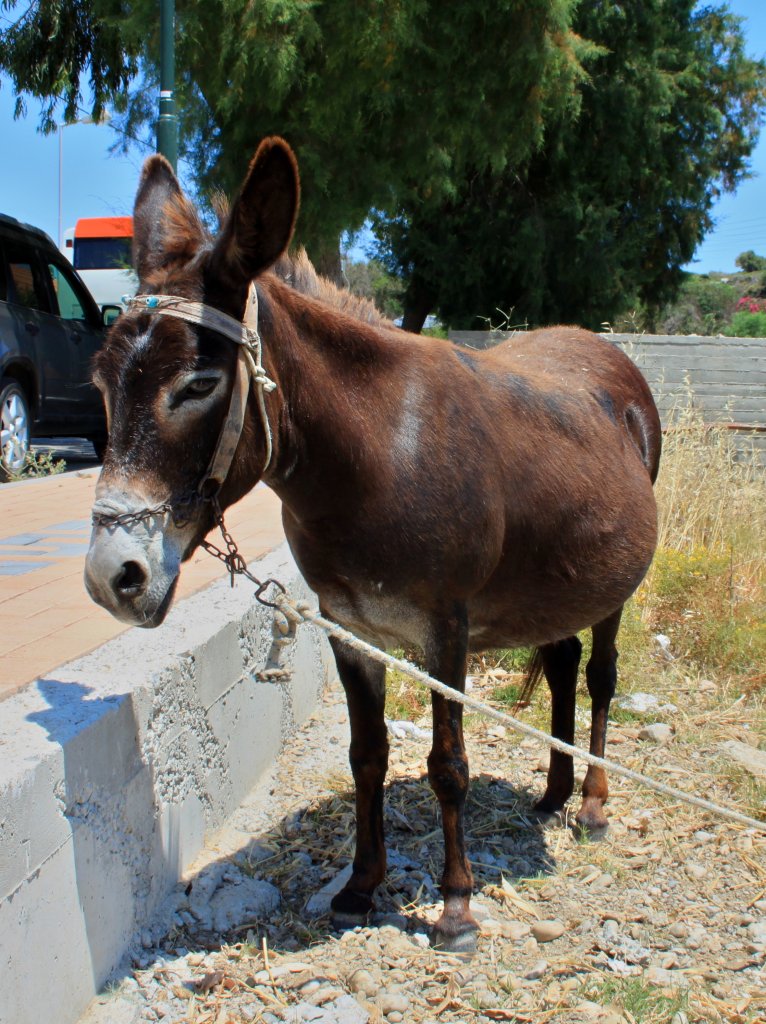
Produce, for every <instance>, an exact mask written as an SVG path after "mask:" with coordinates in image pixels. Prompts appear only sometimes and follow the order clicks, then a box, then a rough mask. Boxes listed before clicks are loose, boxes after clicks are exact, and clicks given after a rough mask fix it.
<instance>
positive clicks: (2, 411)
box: [0, 377, 31, 480]
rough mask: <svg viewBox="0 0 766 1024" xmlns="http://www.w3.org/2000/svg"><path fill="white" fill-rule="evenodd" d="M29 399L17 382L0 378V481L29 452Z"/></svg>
mask: <svg viewBox="0 0 766 1024" xmlns="http://www.w3.org/2000/svg"><path fill="white" fill-rule="evenodd" d="M30 427H31V421H30V416H29V402H28V401H27V396H26V395H25V393H24V389H23V388H22V387H21V385H20V384H19V383H18V382H17V381H15V380H11V379H10V378H8V377H6V378H4V379H3V380H1V381H0V480H10V479H12V478H13V477H14V476H16V475H17V474H18V473H20V472H21V471H22V470H23V469H24V466H25V464H26V461H27V454H28V453H29V442H30Z"/></svg>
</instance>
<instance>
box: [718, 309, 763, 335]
mask: <svg viewBox="0 0 766 1024" xmlns="http://www.w3.org/2000/svg"><path fill="white" fill-rule="evenodd" d="M723 333H724V334H726V335H728V336H729V337H730V338H766V312H764V311H761V310H758V309H756V310H750V309H739V310H738V311H737V312H735V313H734V315H733V316H732V317H731V323H730V324H729V325H728V326H727V327H726V329H725V330H724V332H723Z"/></svg>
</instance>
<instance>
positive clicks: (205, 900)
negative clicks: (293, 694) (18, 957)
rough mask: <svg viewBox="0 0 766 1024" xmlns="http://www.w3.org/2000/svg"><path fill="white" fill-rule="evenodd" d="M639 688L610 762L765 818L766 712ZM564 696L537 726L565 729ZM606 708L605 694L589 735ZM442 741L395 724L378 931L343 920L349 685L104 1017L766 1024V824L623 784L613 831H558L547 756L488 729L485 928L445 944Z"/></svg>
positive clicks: (710, 687)
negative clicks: (456, 951)
mask: <svg viewBox="0 0 766 1024" xmlns="http://www.w3.org/2000/svg"><path fill="white" fill-rule="evenodd" d="M497 675H498V673H497V672H495V673H494V676H485V677H483V678H480V679H476V680H475V682H474V695H478V696H480V697H484V698H487V697H488V696H489V694H490V692H491V690H492V689H493V687H495V686H496V685H497V684H498V678H497ZM500 681H501V682H502V681H503V680H500ZM658 698H659V699H658ZM635 699H636V698H635V695H634V704H633V705H630V706H629V708H628V709H623V710H622V711H618V712H617V713H616V714H615V717H616V718H617V719H618V721H616V722H615V723H614V724H613V725H612V726H611V727H610V736H609V745H608V749H607V756H608V757H611V758H613V759H614V760H617V761H620V762H621V763H623V764H626V765H627V766H629V767H632V768H634V769H637V770H639V771H643V772H645V773H647V774H649V775H652V776H655V777H656V778H659V779H662V780H663V781H665V782H668V783H669V784H671V785H674V786H677V787H679V788H681V789H686V790H688V791H690V792H694V793H697V794H703V795H705V796H707V797H709V798H711V799H714V800H717V801H719V802H724V803H728V804H729V806H736V807H738V808H739V809H741V810H744V811H746V812H749V813H751V814H752V813H758V814H760V815H763V812H764V804H763V800H764V796H766V778H763V777H760V776H759V774H758V773H759V771H761V770H763V769H761V767H760V765H759V752H758V750H757V749H756V748H757V745H758V730H759V728H760V727H761V726H762V717H759V716H762V699H760V700H759V699H758V698H757V697H756V696H754V695H751V697H749V698H748V697H745V698H740V699H738V700H734V699H733V698H732V697H730V696H729V695H728V694H727V693H726V691H725V689H723V690H722V689H721V688H720V687H719V686H717V685H716V684H714V683H712V682H710V681H706V680H702V681H695V682H690V681H689V680H685V681H684V680H681V681H680V682H679V681H678V680H676V681H675V682H674V683H673V685H672V687H671V688H670V689H668V692H667V693H665V694H662V693H659V694H658V693H657V691H655V694H654V695H653V697H648V698H641V697H640V695H639V697H638V703H637V704H636V703H635ZM540 703H541V704H542V705H543V707H542V708H541V709H540V710H538V711H536V712H531V713H530V712H528V713H527V715H526V717H527V719H529V718H530V714H531V715H532V718H533V720H534V721H535V723H537V722H538V721H542V719H541V718H540V716H541V715H543V714H545V711H544V703H545V702H544V700H543V699H542V696H541V698H540ZM647 704H648V705H649V706H648V707H647ZM588 718H589V711H588V705H587V700H586V701H585V702H584V703H583V705H582V707H581V708H580V709H578V737H579V738H580V740H581V742H582V736H584V735H585V734H586V728H587V722H588ZM656 726H664V728H654V727H656ZM427 728H428V722H427V720H425V719H424V720H423V721H421V722H418V723H417V725H416V726H413V725H410V724H401V723H400V724H398V725H397V724H395V725H394V727H393V730H392V731H393V735H392V739H391V744H392V749H391V766H390V771H389V776H388V783H387V794H386V797H387V799H386V830H387V847H388V851H389V872H388V878H387V881H386V884H385V885H384V886H382V887H381V889H380V890H379V892H378V895H377V897H376V906H377V913H376V915H375V916H374V917H373V919H372V920H371V921H370V924H369V926H368V927H365V928H361V929H356V930H354V931H351V932H346V933H344V934H338V933H335V932H333V930H332V929H331V927H330V925H329V918H328V916H327V910H328V906H329V898H330V895H331V891H332V889H333V885H337V884H338V880H339V873H340V881H341V882H342V879H343V877H344V876H343V874H342V872H343V869H344V868H346V867H347V865H348V863H349V860H350V859H351V857H352V855H353V814H352V794H351V777H350V772H349V770H348V766H347V759H346V746H347V741H348V729H347V725H346V713H345V704H344V701H343V697H342V694H341V692H340V690H339V689H332V690H330V691H329V692H328V693H327V694H326V695H325V697H324V701H323V705H322V707H321V708H320V709H319V710H318V712H317V713H316V715H315V716H314V718H313V719H312V721H311V722H310V723H309V724H308V725H307V726H306V727H305V728H304V729H303V730H302V731H301V732H300V733H299V734H298V735H297V736H296V737H295V738H294V741H293V742H291V743H290V745H289V747H288V749H287V751H286V752H285V754H284V755H283V757H282V758H281V759H280V761H279V763H278V764H277V766H276V768H275V770H274V772H273V773H272V775H271V776H270V777H269V778H268V779H266V780H264V781H263V783H262V784H261V785H260V786H259V787H258V788H257V789H256V790H255V791H254V792H253V793H252V794H251V796H250V798H249V799H248V800H247V801H246V803H245V804H244V805H243V806H242V807H241V808H240V809H239V810H238V812H237V813H236V815H235V817H234V819H233V820H232V822H231V823H230V826H229V827H228V828H227V829H226V830H225V831H224V832H222V833H221V834H220V835H219V836H217V837H216V843H215V845H214V846H210V847H209V848H208V849H207V850H206V851H205V854H204V856H203V857H202V858H201V859H200V860H199V861H198V863H197V864H195V865H194V868H193V870H192V871H190V872H189V874H188V875H187V877H186V879H185V880H184V884H183V885H182V886H180V887H179V890H178V892H177V893H176V894H175V895H174V897H173V901H172V906H171V907H170V909H169V916H168V917H167V919H166V923H165V926H164V927H163V928H161V929H160V931H161V932H162V934H159V933H157V932H155V933H146V934H145V935H144V936H143V948H142V949H141V950H139V951H138V952H137V954H136V955H135V957H134V959H133V963H132V965H131V969H130V970H129V971H128V972H127V973H126V975H125V976H124V977H123V978H122V979H121V980H119V981H118V982H116V983H115V984H114V985H113V986H112V987H110V989H109V991H108V992H106V993H104V995H103V996H101V997H99V999H98V1000H97V1001H96V1002H95V1003H94V1004H93V1006H92V1008H91V1011H90V1012H89V1014H88V1015H86V1017H85V1018H83V1021H82V1024H106V1022H108V1024H144V1022H148V1021H160V1020H161V1021H163V1022H165V1024H186V1022H189V1024H191V1022H196V1024H207V1022H210V1024H240V1022H245V1021H247V1022H249V1021H255V1022H269V1024H278V1022H280V1024H281V1022H298V1021H301V1022H303V1021H306V1022H315V1024H366V1022H372V1024H376V1022H378V1024H386V1022H388V1024H397V1022H400V1021H404V1022H407V1024H410V1022H413V1024H436V1022H447V1024H458V1022H465V1024H468V1022H476V1024H486V1022H489V1021H518V1022H534V1024H540V1022H548V1021H551V1022H562V1024H563V1022H567V1024H569V1022H578V1021H583V1022H590V1021H593V1022H603V1024H621V1022H624V1024H655V1022H656V1024H660V1022H665V1021H667V1022H672V1024H686V1022H689V1024H690V1022H692V1021H726V1022H742V1024H756V1022H759V1021H760V1022H765V1021H766V835H764V833H760V834H759V833H758V832H756V831H753V830H748V829H747V828H745V827H740V826H738V825H732V824H731V823H728V822H722V821H718V820H716V819H714V818H713V817H712V816H709V815H705V814H703V813H702V812H699V811H697V810H695V809H693V808H690V807H688V806H686V805H684V804H683V803H680V802H679V803H671V802H670V801H668V800H665V799H664V798H658V797H656V796H655V795H654V794H652V793H650V792H647V791H640V790H636V789H633V788H632V787H629V786H628V785H627V784H623V783H622V781H621V780H619V779H614V778H613V779H612V780H611V785H612V793H611V798H610V801H609V804H608V808H607V809H608V811H609V814H610V819H611V827H610V829H609V831H608V833H607V835H606V837H605V838H604V839H603V840H602V841H600V842H592V841H589V840H588V839H587V837H585V838H583V837H581V836H578V835H576V834H575V832H574V831H573V830H572V829H571V828H570V827H568V823H567V822H566V821H564V822H561V821H554V822H548V823H546V824H545V825H543V824H540V823H539V822H536V821H534V820H533V819H532V818H531V817H530V816H529V808H530V806H531V803H532V802H533V800H534V799H535V797H536V796H539V795H540V793H541V792H542V789H543V787H544V775H543V774H542V771H544V768H545V764H546V755H545V752H544V751H542V750H541V749H540V748H539V747H538V746H537V745H536V744H535V743H533V742H531V741H526V740H525V741H523V742H521V743H519V742H518V739H517V737H516V735H515V734H512V733H508V734H506V732H505V730H504V729H503V728H502V727H499V726H497V725H495V724H493V723H487V722H486V721H483V720H480V719H477V718H473V717H472V718H470V719H469V720H468V721H467V739H468V753H469V759H470V766H471V779H472V783H471V793H470V798H469V804H468V808H467V833H468V842H469V855H470V858H471V862H472V865H473V869H474V876H475V896H474V898H473V901H472V907H473V909H474V912H475V914H476V916H477V918H478V919H479V920H480V922H481V926H482V934H481V937H480V940H479V948H478V951H477V953H476V954H475V955H474V956H473V957H472V958H470V959H464V958H463V959H461V958H459V957H457V956H450V955H445V954H441V953H438V952H436V951H434V950H432V949H431V948H430V947H429V945H428V938H427V929H428V925H429V923H430V922H432V921H433V920H435V919H436V917H437V916H438V913H439V894H438V889H437V880H438V878H439V874H440V865H441V855H442V840H441V830H440V826H439V820H438V814H437V808H436V803H435V800H434V799H433V797H432V795H431V791H430V788H429V786H428V782H427V779H426V778H425V774H424V772H425V759H426V755H427V752H428V746H429V740H430V737H429V734H428V731H427ZM748 751H750V752H752V759H751V758H749V756H748ZM760 759H764V755H763V753H761V754H760ZM741 761H744V765H743V764H741V763H740V762H741ZM583 774H584V769H583V770H582V771H579V772H578V780H579V779H581V778H582V775H583ZM574 809H576V808H574ZM574 809H573V810H574Z"/></svg>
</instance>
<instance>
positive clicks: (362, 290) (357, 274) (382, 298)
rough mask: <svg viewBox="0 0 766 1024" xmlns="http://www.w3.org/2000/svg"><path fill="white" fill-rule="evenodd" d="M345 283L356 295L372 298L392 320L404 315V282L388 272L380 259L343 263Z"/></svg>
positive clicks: (346, 261) (345, 261)
mask: <svg viewBox="0 0 766 1024" xmlns="http://www.w3.org/2000/svg"><path fill="white" fill-rule="evenodd" d="M342 273H343V278H344V283H345V284H346V286H347V287H348V289H349V290H350V291H352V292H353V293H354V295H361V296H363V297H364V298H366V299H371V300H372V302H374V303H375V305H376V306H377V307H378V309H379V310H380V311H381V313H383V314H384V315H385V316H387V317H388V318H389V319H390V320H395V319H396V318H397V317H400V316H401V315H402V294H403V292H404V286H403V284H402V282H401V281H400V280H399V279H398V278H396V277H393V276H392V275H391V274H389V273H388V271H387V270H386V268H385V267H384V266H383V264H382V263H380V262H379V261H378V260H370V261H369V262H367V263H364V262H352V261H351V260H344V261H343V263H342Z"/></svg>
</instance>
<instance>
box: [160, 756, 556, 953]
mask: <svg viewBox="0 0 766 1024" xmlns="http://www.w3.org/2000/svg"><path fill="white" fill-rule="evenodd" d="M348 781H349V782H350V780H348ZM532 802H533V796H532V793H531V792H530V791H528V790H526V789H525V788H516V787H514V786H512V785H511V784H509V783H508V782H506V781H504V780H501V779H498V778H495V777H493V776H489V775H486V774H485V775H480V776H479V777H477V778H474V779H472V781H471V787H470V790H469V797H468V802H467V805H466V815H465V817H466V848H467V853H468V857H469V860H470V861H471V866H472V869H473V874H474V893H475V894H477V895H478V894H479V893H480V891H481V890H482V889H484V888H485V887H486V886H500V885H501V884H502V881H503V879H506V880H508V881H510V882H511V883H512V884H517V883H518V882H519V881H520V880H521V879H525V878H530V877H533V878H539V877H544V876H546V875H549V874H551V873H552V872H553V871H554V870H555V860H554V858H553V857H552V855H551V853H550V851H549V850H548V849H547V847H546V843H545V839H544V831H545V829H544V827H543V826H542V825H541V824H540V823H539V822H538V821H536V820H535V819H534V818H533V816H531V815H530V813H529V808H530V807H531V804H532ZM385 829H386V849H387V855H388V870H387V873H386V879H385V881H384V882H383V883H382V884H381V885H380V886H379V887H378V889H377V890H376V893H375V901H374V903H375V910H374V911H373V913H372V914H371V915H370V919H369V923H370V924H371V925H372V926H375V925H384V924H393V925H394V926H395V927H397V928H399V929H401V930H406V931H411V932H428V930H429V929H430V926H431V925H432V924H433V922H434V920H435V918H436V917H437V916H438V913H439V910H440V907H441V896H440V893H439V886H438V880H439V877H440V875H441V870H442V866H443V840H442V830H441V824H440V818H439V806H438V802H437V801H436V798H435V797H434V795H433V793H432V791H431V788H430V785H429V783H428V779H427V777H426V776H425V775H423V776H421V777H420V778H397V779H394V780H393V781H392V782H391V783H390V784H389V785H388V786H387V787H386V799H385ZM353 853H354V797H353V790H352V789H351V788H350V786H349V787H348V788H339V789H338V791H337V792H336V793H334V794H332V795H329V796H328V795H322V796H321V797H318V798H316V799H314V800H311V799H308V800H307V802H306V805H305V806H304V807H302V808H300V809H299V810H297V811H293V812H292V813H291V814H290V815H288V816H287V817H285V818H283V819H282V820H281V821H279V822H278V823H277V824H276V825H275V826H273V827H272V828H270V829H268V830H267V831H264V832H261V833H259V834H256V835H253V837H252V839H251V841H250V842H249V843H247V845H245V846H243V847H242V848H241V849H240V850H239V851H237V852H236V853H235V854H233V855H231V856H229V857H228V858H227V861H228V863H231V862H232V861H233V862H234V864H235V865H236V866H237V867H238V868H239V869H240V872H241V873H244V874H245V875H246V876H249V877H251V878H254V879H256V880H258V881H263V882H268V883H270V884H271V885H273V886H275V887H276V888H277V889H278V890H279V892H280V895H281V900H282V902H281V907H280V910H279V912H278V913H264V915H263V917H262V918H256V919H253V917H252V915H250V917H249V919H248V920H247V921H242V922H241V924H240V926H238V927H236V928H234V929H233V930H232V931H231V932H230V933H228V934H225V935H213V934H210V933H206V932H205V929H204V926H203V927H200V928H195V927H194V926H193V925H191V923H189V925H188V926H187V928H186V929H185V934H184V935H178V934H176V936H175V944H177V945H178V944H196V945H201V946H206V947H207V948H211V947H216V946H218V945H220V943H221V941H222V940H223V939H228V940H229V941H231V942H233V941H242V940H243V939H246V938H248V939H249V940H250V941H253V940H254V939H255V938H256V937H257V940H258V942H260V941H261V940H262V938H263V937H264V936H266V937H267V938H268V944H269V947H270V948H272V949H274V950H276V951H280V950H282V951H288V950H289V951H296V950H300V949H306V948H308V947H309V946H311V945H313V944H315V943H316V942H317V941H323V940H325V939H327V938H328V937H330V936H331V935H334V934H336V931H335V929H334V927H333V923H332V920H331V915H330V907H329V902H330V898H331V895H332V890H333V882H336V883H337V881H338V876H339V874H340V873H341V872H342V871H343V870H344V869H346V868H347V866H348V865H349V864H350V862H351V860H352V858H353ZM221 868H222V863H221V862H216V863H214V864H211V865H208V866H207V867H206V868H204V869H203V870H202V871H201V872H200V874H199V875H198V876H197V877H196V878H192V879H191V881H190V883H189V884H188V885H187V887H186V893H187V896H188V899H189V906H190V907H191V909H192V910H193V907H194V899H195V890H197V891H198V892H200V893H201V892H203V891H204V892H207V893H209V892H210V884H209V874H210V872H218V874H219V876H220V875H222V871H221ZM224 877H225V876H224ZM224 884H225V883H224ZM476 902H477V897H476V895H475V896H474V904H475V903H476ZM498 912H499V913H502V911H500V910H499V908H498ZM189 918H190V915H188V914H187V915H185V919H186V920H187V921H189Z"/></svg>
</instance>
